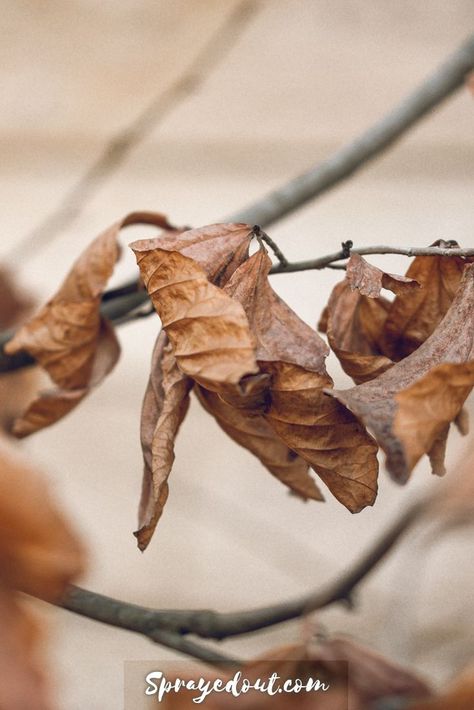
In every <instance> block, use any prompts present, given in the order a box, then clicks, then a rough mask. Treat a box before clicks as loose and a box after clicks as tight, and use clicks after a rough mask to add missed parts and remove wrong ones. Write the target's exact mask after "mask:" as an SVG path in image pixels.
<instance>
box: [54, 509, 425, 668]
mask: <svg viewBox="0 0 474 710" xmlns="http://www.w3.org/2000/svg"><path fill="white" fill-rule="evenodd" d="M425 504H426V503H424V502H418V503H415V504H413V505H412V506H411V507H410V508H409V509H408V510H407V511H406V512H405V513H404V514H403V515H402V516H401V517H400V518H398V519H397V520H396V521H395V523H394V524H393V525H392V526H391V527H390V528H389V529H388V530H387V531H386V532H385V533H384V534H383V535H382V536H381V538H380V539H379V540H378V541H377V542H376V543H375V545H374V546H373V547H372V548H371V549H370V550H368V552H367V553H366V554H365V555H363V556H362V558H361V559H360V560H359V561H358V562H357V563H356V564H355V565H354V567H353V568H352V569H351V570H349V571H348V572H347V573H346V574H344V575H342V576H341V577H339V578H338V579H336V581H335V582H333V583H332V584H330V585H329V586H328V587H327V588H326V589H324V588H323V589H322V590H320V591H315V592H311V593H310V594H308V595H306V596H304V597H301V598H299V599H295V600H291V601H289V602H284V603H281V604H275V605H273V606H268V607H261V608H257V609H251V610H246V611H240V612H231V613H219V612H215V611H209V610H197V611H185V610H157V609H149V608H147V607H142V606H137V605H135V604H129V603H127V602H122V601H118V600H116V599H112V598H110V597H106V596H104V595H102V594H97V593H95V592H90V591H88V590H86V589H81V588H79V587H72V588H71V589H70V592H69V593H68V595H67V596H66V598H65V599H64V600H63V601H62V602H61V604H60V606H62V607H64V608H65V609H68V610H69V611H73V612H75V613H76V614H81V615H82V616H86V617H88V618H90V619H95V620H96V621H101V622H103V623H105V624H109V625H111V626H117V627H119V628H122V629H128V630H129V631H135V632H136V633H140V634H143V635H144V636H147V637H148V638H150V639H152V640H153V641H155V643H159V644H161V645H166V646H168V647H170V648H174V649H175V650H177V651H180V652H182V653H185V654H187V655H191V656H194V657H196V658H200V659H202V660H206V662H209V663H213V664H215V665H222V664H228V663H232V662H234V663H235V661H234V660H233V659H229V658H227V657H224V656H220V655H219V654H215V656H214V660H213V656H212V654H213V653H214V652H213V651H212V650H210V649H203V648H202V647H200V646H196V645H195V644H191V643H190V642H187V644H186V643H183V642H186V640H185V639H183V638H182V637H183V636H186V635H187V634H193V635H195V636H198V637H200V638H205V639H215V640H222V639H225V638H229V637H231V636H241V635H243V634H248V633H251V632H255V631H260V630H261V629H264V628H268V627H270V626H275V625H276V624H280V623H282V622H284V621H289V620H290V619H296V618H299V617H302V616H304V615H306V614H308V613H310V612H313V611H315V610H317V609H323V608H325V607H327V606H330V605H331V604H335V603H337V602H345V603H349V602H351V598H352V593H353V591H354V589H355V588H356V587H357V586H358V585H359V584H360V583H361V582H362V581H363V580H364V579H365V578H366V577H367V576H368V575H369V574H370V573H371V572H372V570H373V569H374V568H375V567H376V566H377V565H378V564H379V562H380V561H381V560H383V559H384V557H385V556H386V555H387V554H388V553H389V552H390V550H392V548H393V547H394V545H395V544H396V543H397V542H398V540H399V539H400V537H401V536H402V535H403V534H404V533H405V532H406V531H407V530H408V528H410V527H411V526H412V525H413V524H414V523H415V521H416V520H417V519H418V517H419V515H420V513H421V512H422V511H423V508H424V506H425ZM178 639H180V640H179V641H178ZM198 654H199V655H198ZM204 654H207V657H206V658H204Z"/></svg>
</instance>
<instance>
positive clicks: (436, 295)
mask: <svg viewBox="0 0 474 710" xmlns="http://www.w3.org/2000/svg"><path fill="white" fill-rule="evenodd" d="M432 246H439V247H445V248H449V247H457V246H459V245H458V244H457V243H456V242H443V241H442V240H438V241H436V242H434V244H432ZM469 261H470V260H469V259H464V258H461V257H458V256H417V257H416V259H414V260H413V262H412V264H411V265H410V267H409V269H408V271H407V273H406V276H407V277H409V278H411V279H414V280H415V281H417V282H418V283H419V284H420V285H421V288H420V289H414V290H413V291H412V292H411V293H410V296H409V297H405V298H404V297H401V298H396V299H395V300H394V301H393V303H392V305H391V307H390V311H389V313H388V315H387V320H386V322H385V325H384V338H383V351H384V354H385V355H387V357H390V358H391V359H392V360H395V361H398V360H401V359H403V358H404V357H406V356H407V355H410V354H411V353H412V352H414V351H415V350H416V349H417V348H419V347H420V345H421V344H422V343H424V342H425V340H427V338H429V336H430V335H431V334H432V333H433V332H434V330H435V329H436V328H437V326H438V324H439V323H440V322H441V320H442V319H443V318H444V316H445V314H446V313H447V311H448V309H449V307H450V306H451V303H452V301H453V298H454V296H455V294H456V292H457V289H458V286H459V284H460V282H461V277H462V275H463V271H464V268H465V266H466V264H467V263H468V262H469Z"/></svg>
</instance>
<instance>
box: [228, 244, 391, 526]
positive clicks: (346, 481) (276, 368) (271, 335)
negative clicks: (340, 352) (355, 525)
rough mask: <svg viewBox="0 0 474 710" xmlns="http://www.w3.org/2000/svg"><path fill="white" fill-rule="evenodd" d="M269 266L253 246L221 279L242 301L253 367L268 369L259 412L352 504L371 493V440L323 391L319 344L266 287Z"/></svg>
mask: <svg viewBox="0 0 474 710" xmlns="http://www.w3.org/2000/svg"><path fill="white" fill-rule="evenodd" d="M270 267H271V262H270V259H269V258H268V256H267V254H266V252H265V250H264V249H263V248H261V249H260V250H259V251H258V252H256V253H255V254H254V255H253V256H251V257H250V259H249V260H248V261H246V262H245V263H244V264H243V265H242V266H241V267H239V269H237V270H236V271H235V273H234V275H233V276H232V278H231V279H230V281H229V282H228V284H227V285H226V286H225V290H226V292H227V293H229V294H231V295H232V297H233V298H235V299H238V300H239V301H240V302H241V303H242V304H243V306H244V308H245V311H246V313H247V317H248V319H249V323H250V327H251V330H252V333H253V335H254V336H255V338H256V342H257V345H256V347H257V360H258V364H259V367H260V370H261V372H263V373H265V374H267V375H270V377H271V380H270V400H269V404H268V405H267V407H266V408H265V412H264V413H265V417H266V419H267V421H268V423H269V424H270V425H271V427H272V428H273V430H274V431H275V432H276V434H277V435H278V436H279V437H280V439H282V440H283V441H284V442H285V444H286V445H287V446H288V448H289V449H291V450H293V451H295V452H296V453H297V454H299V455H300V456H301V457H302V458H303V459H305V460H306V461H307V462H308V463H309V464H310V466H311V467H312V468H313V469H314V471H315V472H316V473H317V474H318V475H319V476H320V477H321V478H322V480H323V481H324V483H325V484H326V485H327V486H328V488H329V489H330V490H331V492H332V493H333V495H334V496H335V497H336V498H337V499H338V500H339V501H340V502H342V503H343V505H345V506H346V507H347V508H348V509H349V510H351V511H352V512H357V511H359V510H361V509H362V508H364V507H365V506H366V505H371V504H372V503H373V502H374V499H375V496H376V492H377V472H378V465H377V459H376V452H377V446H376V444H375V442H374V440H373V439H372V438H371V437H370V436H369V435H368V434H367V432H366V431H365V429H364V428H363V427H362V426H361V425H360V424H359V422H358V421H357V420H356V419H355V417H353V416H352V415H350V414H349V413H348V412H347V411H344V408H341V407H340V406H338V405H336V406H334V402H333V401H332V400H331V399H329V398H328V397H327V396H326V395H325V394H324V393H323V389H324V388H326V387H331V386H332V380H331V378H330V377H329V375H328V373H327V371H326V367H325V358H326V356H327V354H328V349H327V346H326V345H325V343H324V342H323V340H322V339H321V338H320V337H319V335H318V334H317V333H316V332H315V331H314V330H313V329H312V328H310V326H308V325H307V324H306V323H304V322H303V321H302V320H301V319H300V318H299V317H298V316H297V315H296V313H294V312H293V311H292V310H291V309H290V308H289V307H288V306H287V305H286V304H285V303H284V302H283V301H282V300H281V299H280V298H279V296H278V295H277V294H276V293H275V292H274V291H273V289H272V287H271V286H270V283H269V281H268V272H269V270H270Z"/></svg>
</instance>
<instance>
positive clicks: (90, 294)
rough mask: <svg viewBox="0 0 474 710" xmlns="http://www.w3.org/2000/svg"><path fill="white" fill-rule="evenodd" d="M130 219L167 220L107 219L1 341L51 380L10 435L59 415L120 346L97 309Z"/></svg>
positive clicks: (109, 365)
mask: <svg viewBox="0 0 474 710" xmlns="http://www.w3.org/2000/svg"><path fill="white" fill-rule="evenodd" d="M133 224H154V225H155V226H159V227H162V228H166V227H167V226H170V225H169V224H168V222H167V221H166V218H165V217H163V215H161V214H158V213H157V214H153V213H133V214H131V215H128V216H127V217H125V218H124V219H123V220H121V221H120V222H117V223H116V224H114V225H112V227H110V228H109V229H107V230H106V231H105V232H104V233H103V234H101V235H100V236H99V237H97V238H96V239H95V240H94V241H93V242H92V243H91V244H90V245H89V247H88V248H87V249H86V250H85V251H84V252H83V253H82V254H81V256H80V257H79V258H78V259H77V261H76V262H75V263H74V265H73V267H72V269H71V270H70V272H69V274H68V275H67V276H66V278H65V280H64V282H63V283H62V285H61V287H60V289H59V290H58V292H57V293H56V294H55V295H54V296H53V298H52V299H51V300H50V301H49V302H48V303H47V304H46V305H45V306H44V307H43V308H42V309H41V310H40V311H39V313H38V314H37V315H35V316H33V318H31V319H30V320H29V321H28V322H27V323H25V325H23V326H22V327H21V328H20V330H19V331H18V332H17V333H16V334H15V336H14V337H13V339H12V340H11V341H10V342H9V343H7V345H6V346H5V351H6V352H7V353H9V354H10V355H13V354H15V353H17V352H19V351H22V350H24V351H27V352H28V353H29V354H30V355H32V356H33V357H34V358H35V359H36V361H37V362H38V363H39V364H40V365H41V367H43V369H44V370H46V372H47V373H48V375H49V376H50V378H51V379H52V381H53V382H54V384H55V385H57V388H56V389H53V390H50V391H48V392H46V393H42V394H40V395H39V397H38V398H37V399H36V400H34V401H33V402H32V404H31V405H30V407H29V408H28V409H27V410H26V412H25V413H24V414H23V416H22V417H21V418H20V419H19V420H17V421H16V422H15V425H14V427H13V432H14V434H15V435H16V436H18V437H23V436H27V435H28V434H32V433H33V432H35V431H38V430H39V429H42V428H44V427H46V426H49V425H50V424H53V423H54V422H56V421H58V420H59V419H61V418H62V417H63V416H64V415H65V414H66V413H67V412H69V411H71V409H73V408H74V407H75V406H76V405H77V404H78V403H79V402H80V401H81V400H82V399H83V397H84V396H85V395H86V394H87V393H88V392H89V390H90V389H91V388H92V387H94V386H96V385H98V384H99V383H100V382H101V380H102V379H103V378H104V377H105V376H106V375H107V374H108V373H109V372H110V371H111V370H112V369H113V367H114V366H115V364H116V362H117V360H118V358H119V354H120V347H119V344H118V341H117V338H116V336H115V333H114V331H113V329H112V327H111V326H110V324H109V323H108V322H107V321H106V320H105V319H104V318H103V317H102V316H101V314H100V302H101V296H102V293H103V291H104V289H105V286H106V284H107V281H108V279H109V278H110V276H111V274H112V272H113V269H114V266H115V262H116V261H117V259H118V257H119V245H118V241H117V238H118V234H119V232H120V229H122V227H126V226H129V225H133Z"/></svg>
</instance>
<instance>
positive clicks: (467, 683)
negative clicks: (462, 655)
mask: <svg viewBox="0 0 474 710" xmlns="http://www.w3.org/2000/svg"><path fill="white" fill-rule="evenodd" d="M472 708H474V665H470V666H469V667H468V668H466V670H464V671H463V672H462V673H461V674H460V675H459V676H458V677H457V678H455V679H454V681H453V682H452V683H451V684H450V685H449V686H448V688H446V690H444V691H442V692H440V693H439V695H437V696H436V697H434V698H432V699H429V700H423V701H420V702H417V703H414V704H413V705H410V710H472Z"/></svg>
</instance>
